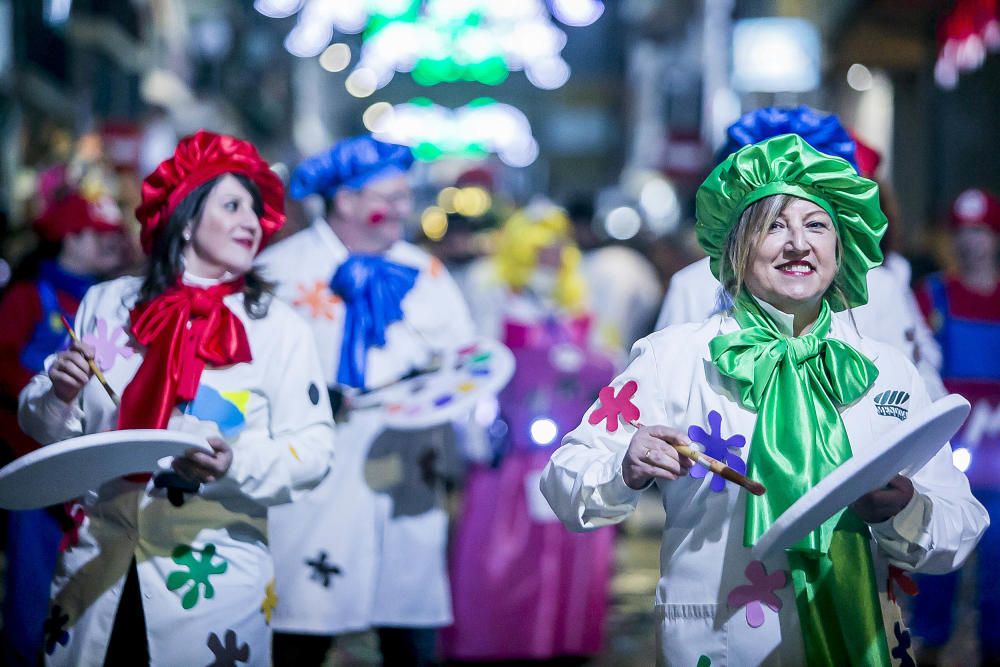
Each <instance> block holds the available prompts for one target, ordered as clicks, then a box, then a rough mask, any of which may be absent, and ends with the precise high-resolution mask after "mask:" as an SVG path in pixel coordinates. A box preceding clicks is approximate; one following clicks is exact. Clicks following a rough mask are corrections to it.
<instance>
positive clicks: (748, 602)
mask: <svg viewBox="0 0 1000 667" xmlns="http://www.w3.org/2000/svg"><path fill="white" fill-rule="evenodd" d="M745 573H746V577H747V579H748V580H749V581H750V583H749V584H746V585H743V586H737V587H736V588H734V589H733V590H731V591H730V592H729V595H728V596H727V597H726V604H728V605H729V607H730V608H737V607H743V606H746V617H747V625H749V626H750V627H751V628H759V627H760V626H762V625H764V607H765V606H766V607H767V608H768V609H770V610H771V611H773V612H777V611H778V610H780V609H781V598H779V597H778V596H777V595H776V594H775V592H774V591H776V590H778V589H779V588H784V587H785V585H786V584H787V583H788V574H787V573H786V572H785V571H784V570H778V571H777V572H772V573H771V574H768V573H767V570H766V569H765V568H764V564H763V563H762V562H760V561H759V560H754V561H750V564H749V565H747V569H746V571H745Z"/></svg>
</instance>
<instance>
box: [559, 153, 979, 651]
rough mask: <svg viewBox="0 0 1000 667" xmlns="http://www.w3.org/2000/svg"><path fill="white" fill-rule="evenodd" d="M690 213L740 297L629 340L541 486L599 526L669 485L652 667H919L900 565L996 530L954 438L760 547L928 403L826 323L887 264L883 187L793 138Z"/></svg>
mask: <svg viewBox="0 0 1000 667" xmlns="http://www.w3.org/2000/svg"><path fill="white" fill-rule="evenodd" d="M697 218H698V221H697V225H696V231H697V234H698V239H699V242H700V243H701V245H702V247H703V248H704V249H705V251H706V253H707V254H708V255H709V256H710V257H711V264H712V270H713V272H714V273H715V275H716V276H717V277H718V278H719V280H720V282H721V283H722V284H723V286H724V287H725V289H726V290H727V291H728V293H729V295H730V296H731V298H732V301H733V307H732V309H731V310H729V311H727V312H724V313H721V314H719V315H716V316H713V317H712V318H710V319H708V320H706V321H705V322H703V323H701V324H683V325H677V326H672V327H668V328H666V329H664V330H662V331H659V332H657V333H655V334H653V335H651V336H649V337H648V338H645V339H643V340H640V341H639V342H638V343H636V345H635V347H634V348H633V351H632V360H631V363H630V364H629V366H628V368H626V370H625V371H624V372H623V373H622V374H621V375H620V376H618V378H616V379H615V380H614V382H613V383H612V385H611V386H610V387H609V388H607V389H605V390H604V391H602V392H601V396H600V398H599V400H598V401H597V403H595V405H594V406H593V408H591V410H590V411H589V412H588V413H587V415H586V416H585V418H584V420H583V423H582V424H581V425H580V426H579V427H578V428H577V429H576V430H574V431H573V432H572V433H570V434H569V435H568V436H567V437H566V439H565V440H564V442H563V445H562V447H560V448H559V449H558V450H557V451H556V452H555V453H554V454H553V456H552V459H551V461H550V462H549V464H548V466H547V467H546V469H545V471H544V473H543V476H542V482H541V486H542V491H543V493H544V494H545V497H546V498H547V499H548V501H549V504H550V505H551V506H552V508H553V509H554V510H555V512H556V514H557V515H558V516H559V517H560V519H561V520H562V521H563V523H565V524H566V526H568V527H569V528H570V529H572V530H579V531H585V530H591V529H594V528H598V527H600V526H605V525H608V524H613V523H618V522H620V521H622V520H623V519H624V518H625V517H626V516H628V514H629V513H630V512H631V511H632V510H633V509H634V508H635V505H636V502H637V500H638V498H639V494H640V492H641V491H642V490H643V489H645V488H646V487H648V486H649V485H650V484H653V483H655V484H656V486H657V487H658V489H659V491H660V492H661V493H662V497H663V506H664V508H665V510H666V522H665V524H664V529H663V542H662V547H661V555H660V559H661V560H660V571H661V577H660V581H659V584H658V586H657V589H656V612H657V619H658V625H659V627H658V632H657V638H658V646H659V656H658V664H663V665H685V666H691V667H694V666H695V665H698V666H699V667H701V666H704V665H712V664H716V665H726V664H729V665H757V664H775V665H796V666H797V665H810V666H813V665H837V666H840V665H866V666H867V665H890V664H894V665H912V664H913V662H912V659H911V658H910V652H909V651H910V638H909V633H908V632H907V630H906V628H905V626H904V625H903V622H902V620H901V618H900V614H899V608H898V606H897V605H896V603H895V591H893V590H892V589H891V588H890V587H891V586H892V583H891V582H892V581H893V580H898V578H899V574H898V570H890V566H895V568H899V569H901V570H904V571H912V570H919V571H921V572H928V573H941V572H947V571H950V570H953V569H955V568H957V567H958V566H959V565H961V563H962V561H963V560H964V559H965V558H966V557H967V556H968V555H969V553H970V552H971V550H972V549H973V548H974V547H975V545H976V542H977V541H978V540H979V537H980V536H981V535H982V533H983V531H984V530H985V529H986V526H987V525H988V524H989V518H988V516H987V515H986V512H985V510H983V508H982V506H981V505H979V503H977V502H976V500H975V499H974V498H973V497H972V495H971V494H970V492H969V485H968V482H967V481H966V479H965V477H964V476H963V475H962V473H961V472H959V471H958V470H957V469H956V468H955V467H954V466H953V465H952V462H951V448H950V446H949V445H946V446H944V447H943V448H942V449H941V451H940V452H938V454H937V455H936V456H935V457H934V458H933V459H932V460H931V461H930V462H929V463H928V464H927V465H926V466H924V468H922V469H921V470H920V471H918V472H917V473H915V474H914V475H912V476H911V477H910V478H906V477H902V476H897V477H896V478H895V479H894V480H893V481H892V482H891V483H890V484H889V485H888V486H887V487H885V488H884V489H879V490H876V491H872V492H871V493H868V494H867V495H864V496H862V497H861V498H860V499H859V500H858V501H856V502H855V503H854V504H853V505H851V507H849V508H848V509H846V510H843V511H841V512H838V513H837V514H835V515H834V516H833V517H832V518H831V519H829V520H828V521H826V522H825V523H824V524H823V525H822V526H820V527H818V528H816V529H815V530H814V531H812V533H810V534H809V535H808V536H806V537H805V538H803V539H802V540H801V541H800V542H799V543H797V544H796V545H795V546H794V547H793V548H792V549H789V550H787V551H785V552H781V553H777V554H773V555H770V556H767V557H766V558H765V559H764V560H763V561H755V560H753V559H752V558H751V555H750V554H751V550H750V547H752V546H753V545H754V544H755V543H756V541H757V540H758V539H759V538H760V536H761V535H763V534H764V532H765V531H766V530H767V529H768V527H769V526H770V525H771V524H772V523H773V522H774V520H775V519H776V518H777V517H778V516H780V515H781V513H782V512H784V510H785V509H787V508H788V507H789V506H790V505H791V504H792V503H793V502H795V500H797V499H798V498H799V497H801V496H802V495H803V494H804V493H805V492H806V491H808V490H809V489H810V488H812V487H813V486H815V484H816V483H817V482H819V481H820V480H821V479H823V477H825V476H826V475H827V474H829V473H830V472H831V471H832V470H834V469H835V468H836V467H837V466H839V465H840V464H842V463H844V462H845V461H847V460H848V459H849V458H850V457H851V454H852V448H855V449H856V448H858V447H872V446H877V445H878V442H879V436H880V435H882V434H885V433H887V432H888V431H890V430H891V429H892V428H893V427H894V426H897V425H899V424H900V422H901V421H903V420H905V419H906V418H907V417H908V416H909V415H911V414H918V413H919V412H920V411H921V410H922V409H924V408H925V407H926V406H927V405H929V403H930V401H929V399H928V396H927V392H926V390H925V388H924V385H923V382H922V381H921V379H920V376H919V375H918V374H917V371H916V370H915V369H914V367H913V365H912V364H911V363H910V362H909V361H908V360H907V359H906V358H905V357H904V356H903V355H901V354H900V353H899V352H897V351H896V350H894V349H893V348H891V347H890V346H888V345H885V344H883V343H879V342H876V341H874V340H871V339H867V338H864V337H862V336H861V335H860V334H859V333H858V332H857V330H856V329H855V328H854V327H852V326H851V325H850V320H848V319H847V318H831V313H832V312H834V311H840V310H844V309H847V308H851V307H854V306H858V305H861V304H863V303H865V302H866V301H867V298H868V295H867V291H866V282H865V274H866V273H867V272H868V270H869V269H871V268H872V267H875V266H877V265H878V264H880V263H881V260H882V256H881V252H880V251H879V240H880V239H881V237H882V234H883V233H884V231H885V228H886V218H885V216H884V215H883V214H882V211H881V210H880V209H879V205H878V186H877V185H876V184H875V183H874V182H873V181H870V180H867V179H865V178H861V177H860V176H858V175H857V173H856V172H855V171H854V169H853V168H852V167H851V166H850V165H849V164H848V163H847V162H846V161H844V160H842V159H840V158H835V157H830V156H827V155H824V154H822V153H819V152H817V151H816V150H814V149H813V148H812V147H811V146H809V145H808V144H807V143H806V142H805V141H803V140H802V138H801V137H799V136H798V135H794V134H789V135H781V136H778V137H774V138H771V139H769V140H767V141H763V142H760V143H758V144H753V145H750V146H746V147H744V148H742V149H740V150H739V151H737V152H736V153H734V154H732V155H731V156H730V157H729V158H728V159H726V160H725V161H724V162H722V163H721V164H720V165H719V166H718V167H716V169H715V170H714V171H713V172H712V174H711V175H710V176H709V177H708V179H707V180H706V181H705V183H704V184H702V186H701V188H700V189H699V191H698V197H697ZM887 392H888V393H887ZM886 397H890V398H891V399H892V400H891V401H890V402H891V403H892V405H891V406H889V407H891V409H889V407H887V406H886V400H887V399H886ZM643 424H644V426H642V425H643ZM692 443H695V444H697V445H700V446H701V447H702V448H703V449H705V450H706V452H707V453H708V454H709V455H711V456H712V457H714V458H716V459H719V460H722V461H724V462H725V463H727V464H728V465H729V466H730V467H732V468H734V469H736V470H737V471H739V472H746V473H747V474H748V475H749V476H750V477H752V478H754V479H756V480H758V481H760V482H762V483H763V484H764V485H765V486H766V487H767V493H766V494H764V495H762V496H755V495H751V494H748V493H747V492H746V491H745V490H743V489H742V488H741V487H738V486H735V485H734V484H732V483H731V482H728V481H726V480H724V479H723V478H722V477H719V476H717V475H715V474H713V473H707V474H706V472H705V470H704V469H703V468H700V467H696V468H693V469H692V466H691V463H690V461H689V460H688V459H686V458H684V457H682V456H680V455H679V454H678V452H677V450H676V449H675V448H674V447H673V446H672V445H691V444H692ZM891 572H894V573H896V574H894V576H890V573H891Z"/></svg>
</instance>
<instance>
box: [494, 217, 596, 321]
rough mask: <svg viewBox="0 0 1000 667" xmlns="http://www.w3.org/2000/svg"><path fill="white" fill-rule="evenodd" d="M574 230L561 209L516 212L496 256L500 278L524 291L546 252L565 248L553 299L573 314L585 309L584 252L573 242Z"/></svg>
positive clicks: (499, 240) (501, 235)
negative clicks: (582, 270)
mask: <svg viewBox="0 0 1000 667" xmlns="http://www.w3.org/2000/svg"><path fill="white" fill-rule="evenodd" d="M572 230H573V227H572V223H570V220H569V218H568V217H567V216H566V213H565V212H564V211H563V210H562V209H561V208H558V207H557V206H554V205H551V204H549V205H544V206H531V207H528V208H525V209H521V210H519V211H517V212H516V213H514V215H512V216H511V217H510V218H508V219H507V222H505V223H504V225H503V227H502V228H501V229H500V232H499V234H498V236H497V245H496V254H495V255H494V256H493V261H494V265H495V267H496V271H497V275H498V276H499V277H500V280H502V281H503V282H504V283H506V284H507V285H508V286H509V287H510V288H511V289H512V290H514V291H518V290H521V289H524V287H525V286H527V285H528V283H529V282H530V280H531V276H532V274H533V273H534V272H535V269H536V267H537V265H538V255H539V253H540V252H541V251H542V250H543V249H544V248H548V247H551V246H554V245H561V246H562V250H561V252H560V264H559V270H558V273H557V276H556V286H555V293H554V294H553V295H552V297H553V299H554V300H555V302H556V303H558V304H559V305H560V306H562V307H563V308H565V309H566V310H568V311H570V312H579V311H581V310H583V309H584V307H585V303H586V296H587V288H586V284H585V283H584V280H583V275H582V274H581V273H580V260H581V259H582V256H581V254H580V249H579V248H578V247H577V245H576V242H575V241H574V240H573V231H572Z"/></svg>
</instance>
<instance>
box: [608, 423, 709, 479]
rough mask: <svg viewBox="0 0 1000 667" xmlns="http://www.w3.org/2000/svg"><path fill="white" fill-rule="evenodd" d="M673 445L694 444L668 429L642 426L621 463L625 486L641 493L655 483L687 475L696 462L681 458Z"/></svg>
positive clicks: (685, 437) (680, 434)
mask: <svg viewBox="0 0 1000 667" xmlns="http://www.w3.org/2000/svg"><path fill="white" fill-rule="evenodd" d="M672 445H687V446H691V441H690V440H689V439H688V438H687V436H685V435H684V434H683V433H681V432H680V431H678V430H677V429H675V428H670V427H669V426H643V427H642V428H640V429H639V430H638V431H636V432H635V435H633V436H632V442H630V443H629V445H628V451H627V452H625V458H624V459H623V460H622V477H623V478H624V479H625V483H626V484H627V485H628V486H629V487H631V488H633V489H641V488H643V487H645V486H646V485H647V484H649V482H650V481H652V480H653V479H665V480H675V479H677V478H678V477H683V476H684V475H687V474H688V471H689V470H691V467H692V466H693V465H694V461H692V460H691V459H689V458H687V457H686V456H681V454H680V453H679V452H678V451H677V450H676V449H674V447H673V446H672Z"/></svg>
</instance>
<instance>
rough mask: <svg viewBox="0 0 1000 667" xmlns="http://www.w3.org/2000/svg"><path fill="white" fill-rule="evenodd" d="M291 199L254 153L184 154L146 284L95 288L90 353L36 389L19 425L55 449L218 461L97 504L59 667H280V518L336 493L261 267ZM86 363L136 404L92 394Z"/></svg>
mask: <svg viewBox="0 0 1000 667" xmlns="http://www.w3.org/2000/svg"><path fill="white" fill-rule="evenodd" d="M283 198H284V190H283V187H282V184H281V181H280V180H279V179H278V177H277V176H276V175H275V174H274V173H273V172H272V171H271V170H270V169H269V167H268V165H267V163H266V162H264V160H263V159H261V157H260V156H259V155H258V153H257V151H256V149H255V148H254V147H253V146H252V145H251V144H249V143H247V142H245V141H241V140H239V139H235V138H233V137H229V136H225V135H218V134H213V133H210V132H205V131H201V132H198V133H197V134H195V135H193V136H191V137H187V138H186V139H183V140H182V141H181V142H180V144H178V146H177V150H176V151H175V153H174V155H173V157H171V158H170V159H168V160H166V161H164V162H163V163H162V164H160V166H159V167H158V168H157V169H156V171H154V172H153V173H152V174H151V175H150V176H148V177H147V178H146V180H145V181H144V183H143V189H142V204H141V206H140V207H139V208H138V210H137V211H136V214H137V216H138V218H139V222H140V224H141V225H142V242H143V248H144V250H145V251H146V252H147V253H148V254H149V266H148V269H147V271H146V274H145V276H143V277H142V278H132V277H127V278H120V279H118V280H114V281H110V282H107V283H104V284H101V285H98V286H96V287H94V288H92V289H91V290H89V291H88V292H87V294H86V296H85V297H84V299H83V302H82V304H81V306H80V310H79V313H78V315H77V319H76V323H75V329H76V331H77V333H78V334H79V336H80V337H82V338H83V339H84V340H85V341H86V340H88V339H89V340H90V341H91V343H90V344H87V343H84V344H81V345H74V346H73V347H71V348H70V349H69V350H67V351H65V352H62V353H60V354H58V355H56V356H55V357H54V358H52V359H50V360H49V363H48V365H47V368H48V371H47V373H42V374H39V375H36V376H35V377H34V378H33V379H32V381H31V383H30V384H29V385H28V387H27V388H26V389H25V390H24V392H22V394H21V405H20V418H21V424H22V426H23V428H24V429H25V431H27V432H28V433H29V434H30V435H32V436H33V437H35V438H36V439H37V440H39V441H40V442H43V443H52V442H56V441H60V440H64V439H67V438H71V437H75V436H79V435H82V434H86V433H95V432H101V431H107V430H112V429H135V428H152V429H164V428H166V429H179V430H185V431H188V432H195V433H199V434H203V435H204V436H205V437H206V439H207V441H208V443H209V444H210V445H211V448H212V450H213V452H212V454H211V455H209V454H205V453H202V452H197V451H193V450H192V451H189V452H188V454H187V455H186V456H184V457H181V458H177V459H175V460H174V461H173V464H172V469H164V470H160V471H158V472H157V473H156V474H155V475H153V476H149V475H131V476H129V477H127V478H121V479H116V480H112V481H110V482H108V483H106V484H104V485H102V486H101V487H100V488H98V489H94V490H93V491H91V492H90V493H88V494H87V496H86V497H85V498H83V499H81V501H80V502H81V504H82V507H83V510H84V511H83V512H82V513H81V515H80V516H81V517H82V525H81V526H80V527H79V530H78V533H79V534H78V538H77V541H76V543H75V544H74V545H73V546H72V547H71V548H70V549H68V550H67V551H66V552H65V553H64V554H63V555H62V557H61V559H60V562H59V564H58V566H57V570H56V575H55V578H54V580H53V585H52V594H53V599H52V602H51V607H50V610H49V615H48V619H47V621H46V623H45V638H44V642H45V653H46V661H47V664H52V665H102V664H104V665H117V664H128V665H143V664H151V665H199V664H209V663H212V664H234V663H235V662H237V661H238V662H242V663H247V664H251V665H267V664H270V660H271V659H270V653H271V646H270V645H271V637H270V630H269V627H268V622H269V617H270V611H271V609H272V608H273V605H274V596H273V587H272V585H271V583H270V582H271V580H272V576H273V574H272V573H273V567H272V563H271V557H270V553H269V549H268V545H267V509H268V507H270V506H273V505H277V504H281V503H287V502H290V501H291V500H293V499H294V498H296V497H297V496H298V495H299V494H301V493H302V492H304V491H306V490H308V489H310V488H312V487H314V486H315V485H316V484H318V483H319V482H320V480H321V479H322V478H323V477H324V475H325V474H326V471H327V470H328V468H329V464H330V460H331V454H332V439H333V424H332V422H331V419H330V409H329V406H328V404H327V396H326V392H325V391H320V388H321V387H323V386H324V385H323V384H322V383H323V378H322V376H321V375H319V373H318V370H317V369H318V368H319V362H318V360H317V355H316V350H315V344H314V342H313V339H312V336H311V334H310V332H309V329H308V328H307V326H306V325H305V323H304V322H303V321H302V320H300V319H299V316H298V315H296V314H294V313H293V312H292V310H291V309H290V307H288V306H286V305H284V304H282V303H281V302H278V301H275V300H272V299H271V295H270V287H269V285H268V284H267V283H265V282H264V281H263V280H261V279H260V278H259V277H258V276H257V275H256V274H255V272H254V271H253V270H252V264H253V260H254V257H255V256H256V254H257V252H258V251H259V250H260V248H261V247H262V246H264V245H265V244H266V243H267V242H268V240H269V239H270V238H271V236H272V235H273V234H274V233H275V232H276V231H277V230H278V228H279V227H280V226H281V224H282V223H283V222H284V213H283ZM87 357H92V358H94V360H95V361H96V363H97V364H98V366H99V367H100V368H101V370H102V371H103V373H104V376H105V377H106V378H107V381H108V383H109V384H110V385H111V387H112V388H113V389H114V390H115V391H116V392H117V393H118V394H119V395H120V396H121V406H120V408H119V407H117V406H116V405H115V403H114V402H113V401H112V400H111V399H110V398H109V396H108V394H107V393H106V392H105V390H104V389H103V388H102V387H101V386H100V385H99V384H98V383H97V382H90V381H89V380H90V377H91V374H90V371H89V365H88V361H87ZM137 446H138V445H137Z"/></svg>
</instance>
